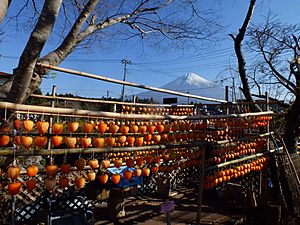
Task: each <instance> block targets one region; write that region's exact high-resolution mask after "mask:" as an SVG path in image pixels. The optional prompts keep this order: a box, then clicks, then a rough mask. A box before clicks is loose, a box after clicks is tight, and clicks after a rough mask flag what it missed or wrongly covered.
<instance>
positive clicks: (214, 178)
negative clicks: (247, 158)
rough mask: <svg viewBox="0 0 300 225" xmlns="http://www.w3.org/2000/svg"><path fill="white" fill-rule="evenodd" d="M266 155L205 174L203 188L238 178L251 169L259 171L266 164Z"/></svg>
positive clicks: (251, 170) (211, 187)
mask: <svg viewBox="0 0 300 225" xmlns="http://www.w3.org/2000/svg"><path fill="white" fill-rule="evenodd" d="M268 161H269V158H268V157H265V156H263V157H260V158H258V159H255V160H253V161H251V162H248V163H243V164H241V165H238V166H234V167H232V168H229V169H225V170H221V171H215V172H214V173H213V174H211V175H209V176H206V177H205V179H204V183H203V189H204V190H209V189H213V188H214V187H216V186H218V185H221V184H223V183H224V182H228V181H230V180H232V179H238V178H241V177H243V176H245V175H246V174H248V173H250V172H253V171H261V170H262V169H263V168H265V167H266V166H267V165H268Z"/></svg>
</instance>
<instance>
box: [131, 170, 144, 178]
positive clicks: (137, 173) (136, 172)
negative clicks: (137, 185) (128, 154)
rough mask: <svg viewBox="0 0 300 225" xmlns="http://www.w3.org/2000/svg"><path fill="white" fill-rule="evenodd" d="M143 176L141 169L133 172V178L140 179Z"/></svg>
mask: <svg viewBox="0 0 300 225" xmlns="http://www.w3.org/2000/svg"><path fill="white" fill-rule="evenodd" d="M141 175H142V170H141V169H139V168H135V169H134V171H133V176H135V177H139V176H141Z"/></svg>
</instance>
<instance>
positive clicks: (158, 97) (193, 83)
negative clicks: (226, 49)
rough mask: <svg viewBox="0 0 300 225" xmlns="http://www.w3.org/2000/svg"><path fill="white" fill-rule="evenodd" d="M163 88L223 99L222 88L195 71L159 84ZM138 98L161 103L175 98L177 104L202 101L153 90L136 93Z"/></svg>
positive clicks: (223, 91)
mask: <svg viewBox="0 0 300 225" xmlns="http://www.w3.org/2000/svg"><path fill="white" fill-rule="evenodd" d="M161 88H163V89H168V90H173V91H178V92H183V93H189V94H194V95H200V96H203V97H209V98H216V99H224V93H225V90H224V88H221V87H218V86H216V85H215V84H214V83H213V82H211V81H209V80H206V79H205V78H203V77H201V76H199V75H198V74H196V73H187V74H185V75H183V76H180V77H178V78H177V79H175V80H173V81H171V82H169V83H167V84H165V85H163V86H161ZM137 97H138V98H139V99H150V98H152V99H153V100H154V101H155V102H158V103H162V102H163V99H164V98H177V103H178V104H187V103H188V101H190V102H204V101H203V100H198V99H189V100H188V98H186V97H181V96H176V95H171V94H165V93H160V92H155V91H146V92H141V93H139V94H137Z"/></svg>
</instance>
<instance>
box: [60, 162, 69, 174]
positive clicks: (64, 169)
mask: <svg viewBox="0 0 300 225" xmlns="http://www.w3.org/2000/svg"><path fill="white" fill-rule="evenodd" d="M60 169H61V172H63V173H65V174H68V173H70V171H71V164H69V163H64V164H61V166H60Z"/></svg>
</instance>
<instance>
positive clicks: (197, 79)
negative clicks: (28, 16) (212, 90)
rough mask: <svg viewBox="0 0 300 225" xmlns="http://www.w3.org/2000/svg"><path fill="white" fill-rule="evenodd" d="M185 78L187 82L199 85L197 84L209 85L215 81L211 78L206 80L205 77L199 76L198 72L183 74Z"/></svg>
mask: <svg viewBox="0 0 300 225" xmlns="http://www.w3.org/2000/svg"><path fill="white" fill-rule="evenodd" d="M182 77H183V78H184V79H185V80H186V83H188V84H191V85H197V86H201V85H208V86H211V85H212V84H213V83H212V82H211V81H209V80H206V79H205V78H203V77H201V76H199V75H198V74H196V73H193V72H192V73H187V74H185V75H183V76H182Z"/></svg>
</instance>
